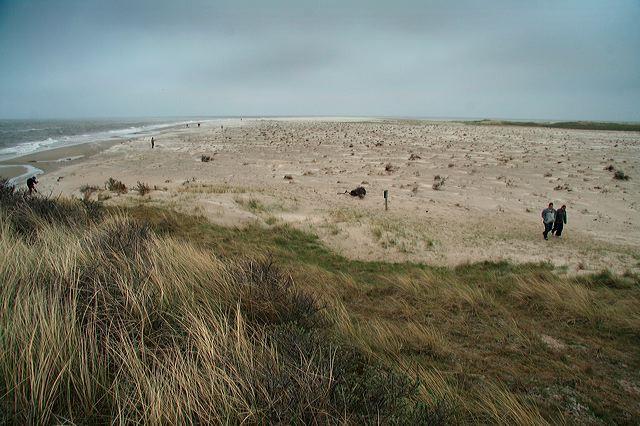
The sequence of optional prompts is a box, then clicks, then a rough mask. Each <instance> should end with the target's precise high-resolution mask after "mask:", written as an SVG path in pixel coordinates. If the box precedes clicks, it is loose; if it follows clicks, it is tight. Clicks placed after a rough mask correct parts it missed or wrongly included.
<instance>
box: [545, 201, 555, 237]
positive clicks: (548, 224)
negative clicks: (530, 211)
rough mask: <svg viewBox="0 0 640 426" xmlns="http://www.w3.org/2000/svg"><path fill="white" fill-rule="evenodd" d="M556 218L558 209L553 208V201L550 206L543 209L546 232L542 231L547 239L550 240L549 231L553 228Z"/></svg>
mask: <svg viewBox="0 0 640 426" xmlns="http://www.w3.org/2000/svg"><path fill="white" fill-rule="evenodd" d="M555 218H556V211H555V209H554V208H553V203H549V207H547V208H546V209H544V210H542V223H543V224H544V232H542V236H543V237H544V239H545V240H548V239H549V237H548V236H547V235H548V234H549V232H551V230H552V229H553V222H554V220H555Z"/></svg>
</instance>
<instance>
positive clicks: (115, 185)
mask: <svg viewBox="0 0 640 426" xmlns="http://www.w3.org/2000/svg"><path fill="white" fill-rule="evenodd" d="M105 187H106V188H107V189H108V190H109V191H112V192H116V193H118V194H126V193H127V191H128V189H127V185H125V184H124V183H122V182H121V181H119V180H117V179H114V178H112V177H110V178H109V179H107V181H106V182H105Z"/></svg>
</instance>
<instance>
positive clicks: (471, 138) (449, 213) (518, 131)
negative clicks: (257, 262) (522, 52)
mask: <svg viewBox="0 0 640 426" xmlns="http://www.w3.org/2000/svg"><path fill="white" fill-rule="evenodd" d="M221 125H222V126H224V128H221ZM412 154H413V156H412ZM201 155H211V156H212V157H213V160H212V161H210V162H202V161H201V158H200V157H201ZM410 158H411V159H410ZM608 165H613V166H614V167H615V168H616V169H621V170H623V171H624V172H625V173H626V174H627V175H629V176H630V177H631V179H630V180H628V181H621V180H615V179H613V173H612V172H610V171H607V170H605V167H606V166H608ZM387 166H389V167H387ZM639 166H640V133H638V132H605V131H581V130H562V129H545V128H525V127H500V126H470V125H463V124H457V123H433V122H412V121H375V120H370V121H365V120H357V119H353V120H341V121H335V120H334V121H332V120H329V119H325V120H319V119H315V120H301V119H297V120H243V121H239V120H225V121H221V122H215V123H206V124H204V125H203V127H201V128H194V127H191V128H188V129H187V128H184V129H179V130H171V131H167V132H164V133H162V134H161V135H159V136H157V137H156V148H155V149H153V150H152V149H151V148H150V144H149V141H148V140H146V139H138V140H133V141H131V142H126V143H122V144H116V145H114V146H112V147H111V148H109V149H108V150H106V151H103V152H100V153H97V154H95V155H93V156H91V157H89V158H87V159H85V160H82V161H78V162H77V163H75V164H71V165H68V166H64V167H62V168H61V169H59V170H56V171H54V172H52V173H50V174H48V175H45V176H43V177H42V179H41V182H42V186H43V187H46V188H47V189H48V190H49V189H50V190H52V191H53V192H54V193H58V192H64V193H74V194H78V195H79V193H78V190H79V188H80V187H81V186H82V185H84V184H89V185H97V186H103V184H104V181H105V180H106V179H107V178H108V177H110V176H113V177H115V178H118V179H120V180H122V181H123V182H125V183H126V184H127V185H128V186H129V187H133V186H135V184H136V182H137V181H142V182H146V183H148V184H150V185H151V186H154V185H155V186H156V188H157V190H154V191H152V193H151V194H150V195H149V196H148V199H145V202H159V203H164V204H168V205H171V206H173V207H175V208H178V209H181V210H184V211H197V212H201V213H204V214H206V215H207V216H209V217H210V218H211V219H212V220H214V221H217V222H219V223H223V224H226V225H236V224H245V223H250V222H254V221H258V222H260V223H262V224H265V226H270V225H273V224H275V223H278V222H288V223H292V224H295V226H298V227H301V228H304V229H311V230H312V231H314V232H316V233H318V235H320V236H321V238H322V239H323V240H324V241H326V242H327V243H328V244H329V245H330V246H331V247H334V248H335V249H337V250H338V251H340V252H342V253H343V254H345V255H347V256H350V257H354V258H361V259H386V260H394V261H401V260H412V261H426V262H433V263H437V264H457V263H461V262H467V261H477V260H485V259H491V260H499V259H512V260H516V261H552V262H554V263H555V264H557V265H559V266H566V267H567V268H568V269H569V270H570V271H582V270H599V269H602V268H605V267H609V268H611V269H614V270H616V271H625V270H638V268H639V265H640V263H639V262H640V256H639V255H638V254H636V253H638V252H639V251H638V248H639V247H640V211H639V208H640V206H639V205H638V202H639V201H640V191H639V189H640V173H639V172H640V167H639ZM285 175H290V176H291V178H292V179H285V178H284V176H285ZM435 175H440V176H442V177H446V182H445V184H444V185H443V186H442V188H441V190H434V189H433V188H432V184H433V181H434V176H435ZM59 178H60V179H59ZM187 181H188V182H187ZM360 184H362V185H363V186H364V187H365V188H366V189H367V192H368V193H367V196H366V197H365V198H364V199H363V200H359V199H354V198H352V197H350V196H347V195H338V194H337V193H338V192H344V191H345V190H349V189H353V188H354V187H355V186H357V185H360ZM384 189H388V190H389V191H390V195H391V198H390V204H389V206H390V209H389V211H386V212H385V211H384V204H383V198H382V193H383V190H384ZM47 192H48V191H47ZM94 196H97V193H96V195H94ZM101 196H102V197H104V196H105V194H104V193H103V194H102V195H101ZM138 199H140V197H139V196H138V195H137V194H135V193H131V192H130V193H129V194H127V195H125V196H120V197H117V196H112V198H111V199H110V200H109V202H115V203H120V202H132V201H133V200H138ZM550 200H551V201H553V202H554V203H556V205H557V206H559V205H560V204H567V206H568V219H569V223H568V225H567V227H566V228H565V230H566V231H565V235H564V236H563V237H562V239H561V240H552V241H549V242H545V241H543V240H542V236H541V232H542V229H541V225H540V218H539V216H540V211H541V210H542V208H544V207H545V206H546V204H547V203H548V201H550Z"/></svg>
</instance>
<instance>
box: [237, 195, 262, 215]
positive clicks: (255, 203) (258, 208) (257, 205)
mask: <svg viewBox="0 0 640 426" xmlns="http://www.w3.org/2000/svg"><path fill="white" fill-rule="evenodd" d="M235 202H236V203H238V204H239V205H240V206H242V207H243V208H244V209H246V210H249V211H250V212H252V213H261V212H265V211H267V208H266V206H265V205H264V204H262V203H261V202H260V200H258V199H256V198H249V199H246V198H236V199H235Z"/></svg>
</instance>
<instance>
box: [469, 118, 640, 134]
mask: <svg viewBox="0 0 640 426" xmlns="http://www.w3.org/2000/svg"><path fill="white" fill-rule="evenodd" d="M465 123H466V124H477V125H488V126H520V127H548V128H551V129H573V130H610V131H618V132H638V131H640V123H620V122H609V121H510V120H474V121H465Z"/></svg>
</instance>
